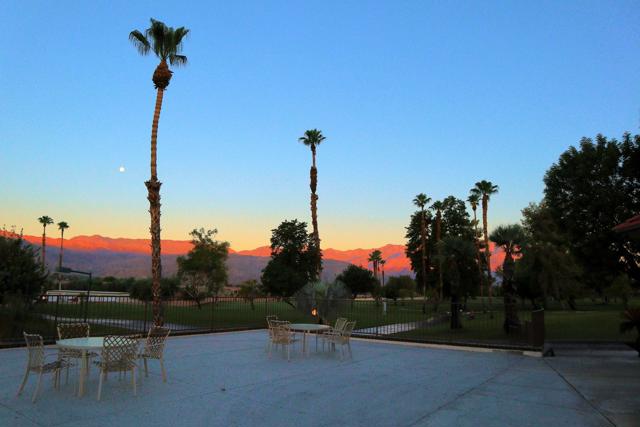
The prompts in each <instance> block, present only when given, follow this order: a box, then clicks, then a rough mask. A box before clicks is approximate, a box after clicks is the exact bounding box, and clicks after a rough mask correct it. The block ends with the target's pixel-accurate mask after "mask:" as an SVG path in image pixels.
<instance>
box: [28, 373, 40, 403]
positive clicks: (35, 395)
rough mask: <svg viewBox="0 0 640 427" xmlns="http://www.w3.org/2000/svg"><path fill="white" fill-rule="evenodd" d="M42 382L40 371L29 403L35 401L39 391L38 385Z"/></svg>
mask: <svg viewBox="0 0 640 427" xmlns="http://www.w3.org/2000/svg"><path fill="white" fill-rule="evenodd" d="M41 382H42V371H40V373H39V374H38V384H37V385H36V389H35V390H34V391H33V397H32V398H31V401H32V402H34V403H35V401H36V399H37V398H38V392H39V391H40V383H41Z"/></svg>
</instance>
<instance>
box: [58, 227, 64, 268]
mask: <svg viewBox="0 0 640 427" xmlns="http://www.w3.org/2000/svg"><path fill="white" fill-rule="evenodd" d="M63 243H64V228H63V229H62V230H60V255H59V256H58V271H60V270H62V251H63V250H64V248H63Z"/></svg>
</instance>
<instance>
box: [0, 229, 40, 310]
mask: <svg viewBox="0 0 640 427" xmlns="http://www.w3.org/2000/svg"><path fill="white" fill-rule="evenodd" d="M37 258H38V253H37V251H36V250H35V249H34V248H33V247H32V246H31V245H29V244H28V243H26V242H25V241H24V240H23V239H22V236H19V237H17V238H12V237H4V236H0V304H1V303H3V302H4V300H5V298H8V297H10V296H13V297H17V298H20V299H22V300H23V301H25V302H27V303H30V302H31V301H32V300H33V298H34V297H35V296H36V295H38V294H39V293H40V292H41V291H42V289H43V287H44V284H45V281H46V278H47V276H46V274H44V272H43V271H42V269H41V267H40V266H39V265H38V261H37Z"/></svg>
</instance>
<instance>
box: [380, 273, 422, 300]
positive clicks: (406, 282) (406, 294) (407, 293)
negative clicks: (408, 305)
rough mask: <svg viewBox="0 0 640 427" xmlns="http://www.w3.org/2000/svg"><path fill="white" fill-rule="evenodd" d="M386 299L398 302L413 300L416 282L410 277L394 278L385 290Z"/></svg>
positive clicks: (391, 278) (390, 279)
mask: <svg viewBox="0 0 640 427" xmlns="http://www.w3.org/2000/svg"><path fill="white" fill-rule="evenodd" d="M383 291H384V296H385V298H389V299H392V300H394V301H396V300H397V299H398V298H413V296H414V295H415V293H416V282H415V280H413V279H412V278H411V277H410V276H406V275H403V276H394V277H390V278H389V282H388V283H387V285H386V286H385V287H384V288H383Z"/></svg>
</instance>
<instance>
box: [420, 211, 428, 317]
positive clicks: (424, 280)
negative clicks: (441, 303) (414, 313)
mask: <svg viewBox="0 0 640 427" xmlns="http://www.w3.org/2000/svg"><path fill="white" fill-rule="evenodd" d="M420 240H421V241H422V262H421V263H420V264H422V313H423V314H424V313H426V312H427V231H426V225H425V221H424V210H423V211H422V214H421V215H420Z"/></svg>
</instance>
